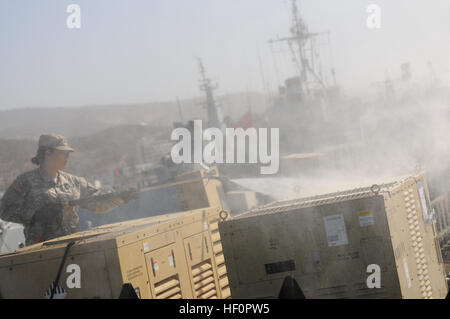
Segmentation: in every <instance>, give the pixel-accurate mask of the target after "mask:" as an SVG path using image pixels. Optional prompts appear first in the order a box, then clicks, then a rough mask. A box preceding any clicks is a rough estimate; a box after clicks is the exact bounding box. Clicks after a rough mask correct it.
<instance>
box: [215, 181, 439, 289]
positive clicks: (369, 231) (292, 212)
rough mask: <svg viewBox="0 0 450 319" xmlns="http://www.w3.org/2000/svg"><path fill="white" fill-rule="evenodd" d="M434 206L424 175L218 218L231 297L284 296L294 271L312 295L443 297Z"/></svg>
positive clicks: (302, 286) (294, 275)
mask: <svg viewBox="0 0 450 319" xmlns="http://www.w3.org/2000/svg"><path fill="white" fill-rule="evenodd" d="M430 211H431V207H430V200H429V195H428V188H427V184H426V181H425V178H424V176H423V175H419V176H416V177H406V178H401V179H398V180H394V181H393V182H390V183H386V184H380V185H379V186H378V185H374V186H373V187H363V188H358V189H353V190H349V191H344V192H339V193H332V194H326V195H320V196H314V197H309V198H303V199H297V200H290V201H283V202H277V203H275V204H270V205H267V206H265V207H262V208H259V209H256V210H253V211H250V212H247V213H244V214H241V215H239V216H235V217H234V218H232V219H230V220H227V221H225V222H223V223H219V230H220V233H221V237H222V245H223V250H224V255H225V259H226V264H227V270H228V278H229V280H230V287H231V293H232V296H233V298H277V296H278V295H279V292H280V288H281V286H282V283H283V280H284V279H285V278H286V276H288V275H290V276H292V277H294V279H295V280H296V281H297V283H298V284H299V286H300V287H301V289H302V291H303V293H304V295H305V297H306V298H444V297H445V296H446V294H447V283H446V280H445V274H444V268H443V264H442V257H441V252H440V248H439V243H438V240H437V235H436V231H435V226H434V223H433V221H432V219H430V218H429V212H430ZM374 264H375V265H378V266H379V269H380V273H379V274H380V276H379V278H380V284H381V286H380V288H369V286H371V285H370V284H369V285H368V281H369V280H368V279H370V281H371V282H373V281H372V279H373V278H374V277H370V276H371V275H372V274H374V271H373V270H369V271H368V266H369V265H374Z"/></svg>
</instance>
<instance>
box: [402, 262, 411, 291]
mask: <svg viewBox="0 0 450 319" xmlns="http://www.w3.org/2000/svg"><path fill="white" fill-rule="evenodd" d="M403 268H405V276H406V281H407V283H408V288H411V277H410V276H409V270H408V263H407V262H406V257H403Z"/></svg>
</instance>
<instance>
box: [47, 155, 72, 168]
mask: <svg viewBox="0 0 450 319" xmlns="http://www.w3.org/2000/svg"><path fill="white" fill-rule="evenodd" d="M69 154H70V152H68V151H60V150H53V152H51V153H48V156H47V157H46V161H48V165H49V166H51V167H53V168H54V169H58V170H62V169H64V168H66V166H67V162H68V161H69Z"/></svg>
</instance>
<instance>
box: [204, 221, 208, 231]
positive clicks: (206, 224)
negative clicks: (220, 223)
mask: <svg viewBox="0 0 450 319" xmlns="http://www.w3.org/2000/svg"><path fill="white" fill-rule="evenodd" d="M203 228H204V229H205V230H208V222H203Z"/></svg>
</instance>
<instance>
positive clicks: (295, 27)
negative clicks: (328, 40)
mask: <svg viewBox="0 0 450 319" xmlns="http://www.w3.org/2000/svg"><path fill="white" fill-rule="evenodd" d="M290 33H291V35H290V36H289V37H284V38H278V39H276V40H270V41H269V43H274V42H287V43H288V45H289V49H290V51H291V54H292V58H293V61H294V63H295V65H296V67H297V70H298V73H299V78H300V91H301V94H302V96H304V95H305V94H307V93H309V91H310V84H311V83H315V84H319V86H320V87H321V88H325V84H324V81H323V79H322V76H321V75H320V72H319V70H318V67H317V65H316V63H315V54H316V45H315V39H316V38H317V37H318V36H319V35H322V34H328V33H329V32H315V33H311V32H309V30H308V27H307V25H306V23H305V21H304V20H303V18H302V16H301V15H300V13H299V10H298V6H297V1H296V0H292V25H291V28H290ZM308 51H310V55H309V57H308Z"/></svg>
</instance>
